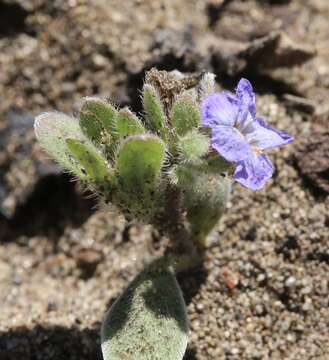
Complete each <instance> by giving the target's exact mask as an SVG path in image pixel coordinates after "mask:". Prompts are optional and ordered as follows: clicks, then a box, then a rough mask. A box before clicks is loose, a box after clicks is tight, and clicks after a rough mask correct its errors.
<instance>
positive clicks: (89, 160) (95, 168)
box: [66, 139, 108, 182]
mask: <svg viewBox="0 0 329 360" xmlns="http://www.w3.org/2000/svg"><path fill="white" fill-rule="evenodd" d="M66 144H67V146H68V148H69V149H70V151H71V153H72V155H73V156H74V157H75V158H76V159H77V160H78V162H79V163H80V164H81V166H82V168H83V169H84V171H85V172H86V175H87V176H88V179H89V180H91V181H93V182H101V181H104V180H105V179H106V177H107V175H108V169H107V165H106V162H105V160H104V158H103V157H102V156H101V155H100V154H99V153H98V151H97V149H96V148H95V147H94V146H92V145H91V144H88V143H83V142H81V141H79V140H75V139H67V140H66Z"/></svg>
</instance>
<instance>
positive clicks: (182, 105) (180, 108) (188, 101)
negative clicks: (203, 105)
mask: <svg viewBox="0 0 329 360" xmlns="http://www.w3.org/2000/svg"><path fill="white" fill-rule="evenodd" d="M171 121H172V125H173V126H174V128H175V129H176V132H177V134H178V135H184V134H186V133H187V132H188V131H190V130H192V129H193V128H197V127H199V125H200V111H199V107H198V105H197V103H196V102H195V101H194V99H193V98H192V97H191V96H190V95H188V94H187V93H185V94H184V93H183V94H182V95H180V96H179V97H178V98H177V99H176V101H175V103H174V105H173V107H172V115H171Z"/></svg>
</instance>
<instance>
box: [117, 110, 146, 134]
mask: <svg viewBox="0 0 329 360" xmlns="http://www.w3.org/2000/svg"><path fill="white" fill-rule="evenodd" d="M144 132H145V129H144V126H143V124H142V123H141V121H140V120H139V119H138V117H137V116H136V115H135V114H133V113H132V112H131V111H130V110H129V109H128V108H125V109H122V110H120V111H119V114H118V116H117V133H118V136H119V137H120V138H126V137H128V136H130V135H137V134H143V133H144Z"/></svg>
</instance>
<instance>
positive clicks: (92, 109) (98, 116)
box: [80, 97, 117, 142]
mask: <svg viewBox="0 0 329 360" xmlns="http://www.w3.org/2000/svg"><path fill="white" fill-rule="evenodd" d="M116 116H117V110H116V109H115V108H114V107H113V106H112V105H111V104H109V103H107V102H106V101H104V100H102V99H99V98H96V97H95V98H94V97H87V98H86V99H85V103H84V104H83V106H82V108H81V110H80V126H81V128H82V130H83V132H84V133H85V134H86V136H88V138H89V139H91V140H92V141H94V142H95V141H96V142H100V141H101V138H102V132H104V131H105V132H107V133H108V134H110V135H113V133H115V131H116V123H115V122H116Z"/></svg>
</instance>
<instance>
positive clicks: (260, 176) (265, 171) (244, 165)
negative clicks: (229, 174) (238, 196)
mask: <svg viewBox="0 0 329 360" xmlns="http://www.w3.org/2000/svg"><path fill="white" fill-rule="evenodd" d="M273 171H274V168H273V165H272V163H271V161H270V160H269V159H268V157H267V156H266V155H255V154H254V153H252V154H251V155H250V156H249V157H248V158H247V159H245V160H243V161H240V162H238V164H237V167H236V169H235V171H234V178H235V180H236V181H238V182H239V183H240V184H242V185H243V186H245V187H247V188H249V189H251V190H259V189H261V188H262V187H263V186H264V185H265V183H266V181H267V180H269V179H270V178H271V177H272V175H273Z"/></svg>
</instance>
